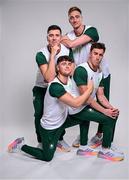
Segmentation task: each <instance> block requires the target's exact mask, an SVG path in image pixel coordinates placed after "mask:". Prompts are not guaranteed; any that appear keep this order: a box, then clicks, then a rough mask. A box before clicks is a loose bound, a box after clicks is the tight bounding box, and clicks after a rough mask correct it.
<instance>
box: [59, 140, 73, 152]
mask: <svg viewBox="0 0 129 180" xmlns="http://www.w3.org/2000/svg"><path fill="white" fill-rule="evenodd" d="M57 150H59V151H64V152H69V151H71V148H70V146H69V145H68V144H67V143H66V142H65V141H64V140H61V141H58V143H57Z"/></svg>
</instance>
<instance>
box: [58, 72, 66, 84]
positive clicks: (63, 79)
mask: <svg viewBox="0 0 129 180" xmlns="http://www.w3.org/2000/svg"><path fill="white" fill-rule="evenodd" d="M57 78H58V79H59V80H60V81H61V82H62V83H63V84H67V82H68V76H63V75H61V74H58V75H57Z"/></svg>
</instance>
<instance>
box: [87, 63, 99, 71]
mask: <svg viewBox="0 0 129 180" xmlns="http://www.w3.org/2000/svg"><path fill="white" fill-rule="evenodd" d="M87 63H88V64H89V66H90V68H91V69H92V70H93V71H95V72H96V71H97V70H98V67H96V66H94V65H93V64H92V63H91V62H90V60H88V61H87Z"/></svg>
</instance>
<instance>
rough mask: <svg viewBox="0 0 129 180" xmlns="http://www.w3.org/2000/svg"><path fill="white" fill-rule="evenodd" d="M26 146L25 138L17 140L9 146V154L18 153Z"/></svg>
mask: <svg viewBox="0 0 129 180" xmlns="http://www.w3.org/2000/svg"><path fill="white" fill-rule="evenodd" d="M23 145H24V137H21V138H17V139H15V140H14V141H13V142H11V143H10V144H9V145H8V152H10V153H13V152H17V151H18V150H20V149H21V147H22V146H23Z"/></svg>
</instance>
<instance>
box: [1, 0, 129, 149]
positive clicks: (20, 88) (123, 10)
mask: <svg viewBox="0 0 129 180" xmlns="http://www.w3.org/2000/svg"><path fill="white" fill-rule="evenodd" d="M71 6H78V7H80V8H81V9H82V12H83V18H84V22H85V24H87V25H93V26H95V27H97V29H98V32H99V34H100V37H101V38H100V41H101V42H104V43H105V44H106V47H107V51H106V58H107V59H108V60H109V64H110V70H111V74H112V80H111V102H112V103H113V104H114V105H115V106H116V107H118V108H119V109H120V111H121V113H120V117H119V121H118V123H117V128H116V139H117V141H118V142H119V143H120V144H121V145H124V146H128V144H127V142H128V141H127V140H128V139H127V138H128V82H129V81H128V70H129V69H128V65H129V64H128V60H129V59H128V48H129V47H128V39H129V36H128V16H129V13H128V7H129V6H128V2H127V1H124V0H105V1H104V2H103V1H101V0H90V1H88V0H79V1H75V0H71V1H67V0H53V1H52V0H48V1H47V0H37V1H36V0H21V1H20V0H18V1H15V0H3V1H2V0H0V35H1V36H0V52H1V54H0V91H1V93H0V99H1V101H0V113H1V115H0V144H1V142H2V149H5V147H6V146H7V143H8V142H10V140H12V139H14V138H15V137H16V136H21V135H23V136H24V135H26V136H28V138H30V137H32V138H31V139H32V141H33V139H34V138H35V133H34V123H33V122H34V118H33V106H32V88H33V86H34V82H35V77H36V71H37V65H36V62H35V54H36V52H37V50H39V49H40V48H41V47H42V46H43V45H44V44H45V43H46V31H47V28H48V26H49V25H51V24H57V25H59V26H60V27H61V28H62V30H63V33H66V32H67V31H69V30H71V26H70V25H69V22H68V18H67V11H68V9H69V8H70V7H71ZM0 146H1V145H0Z"/></svg>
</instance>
